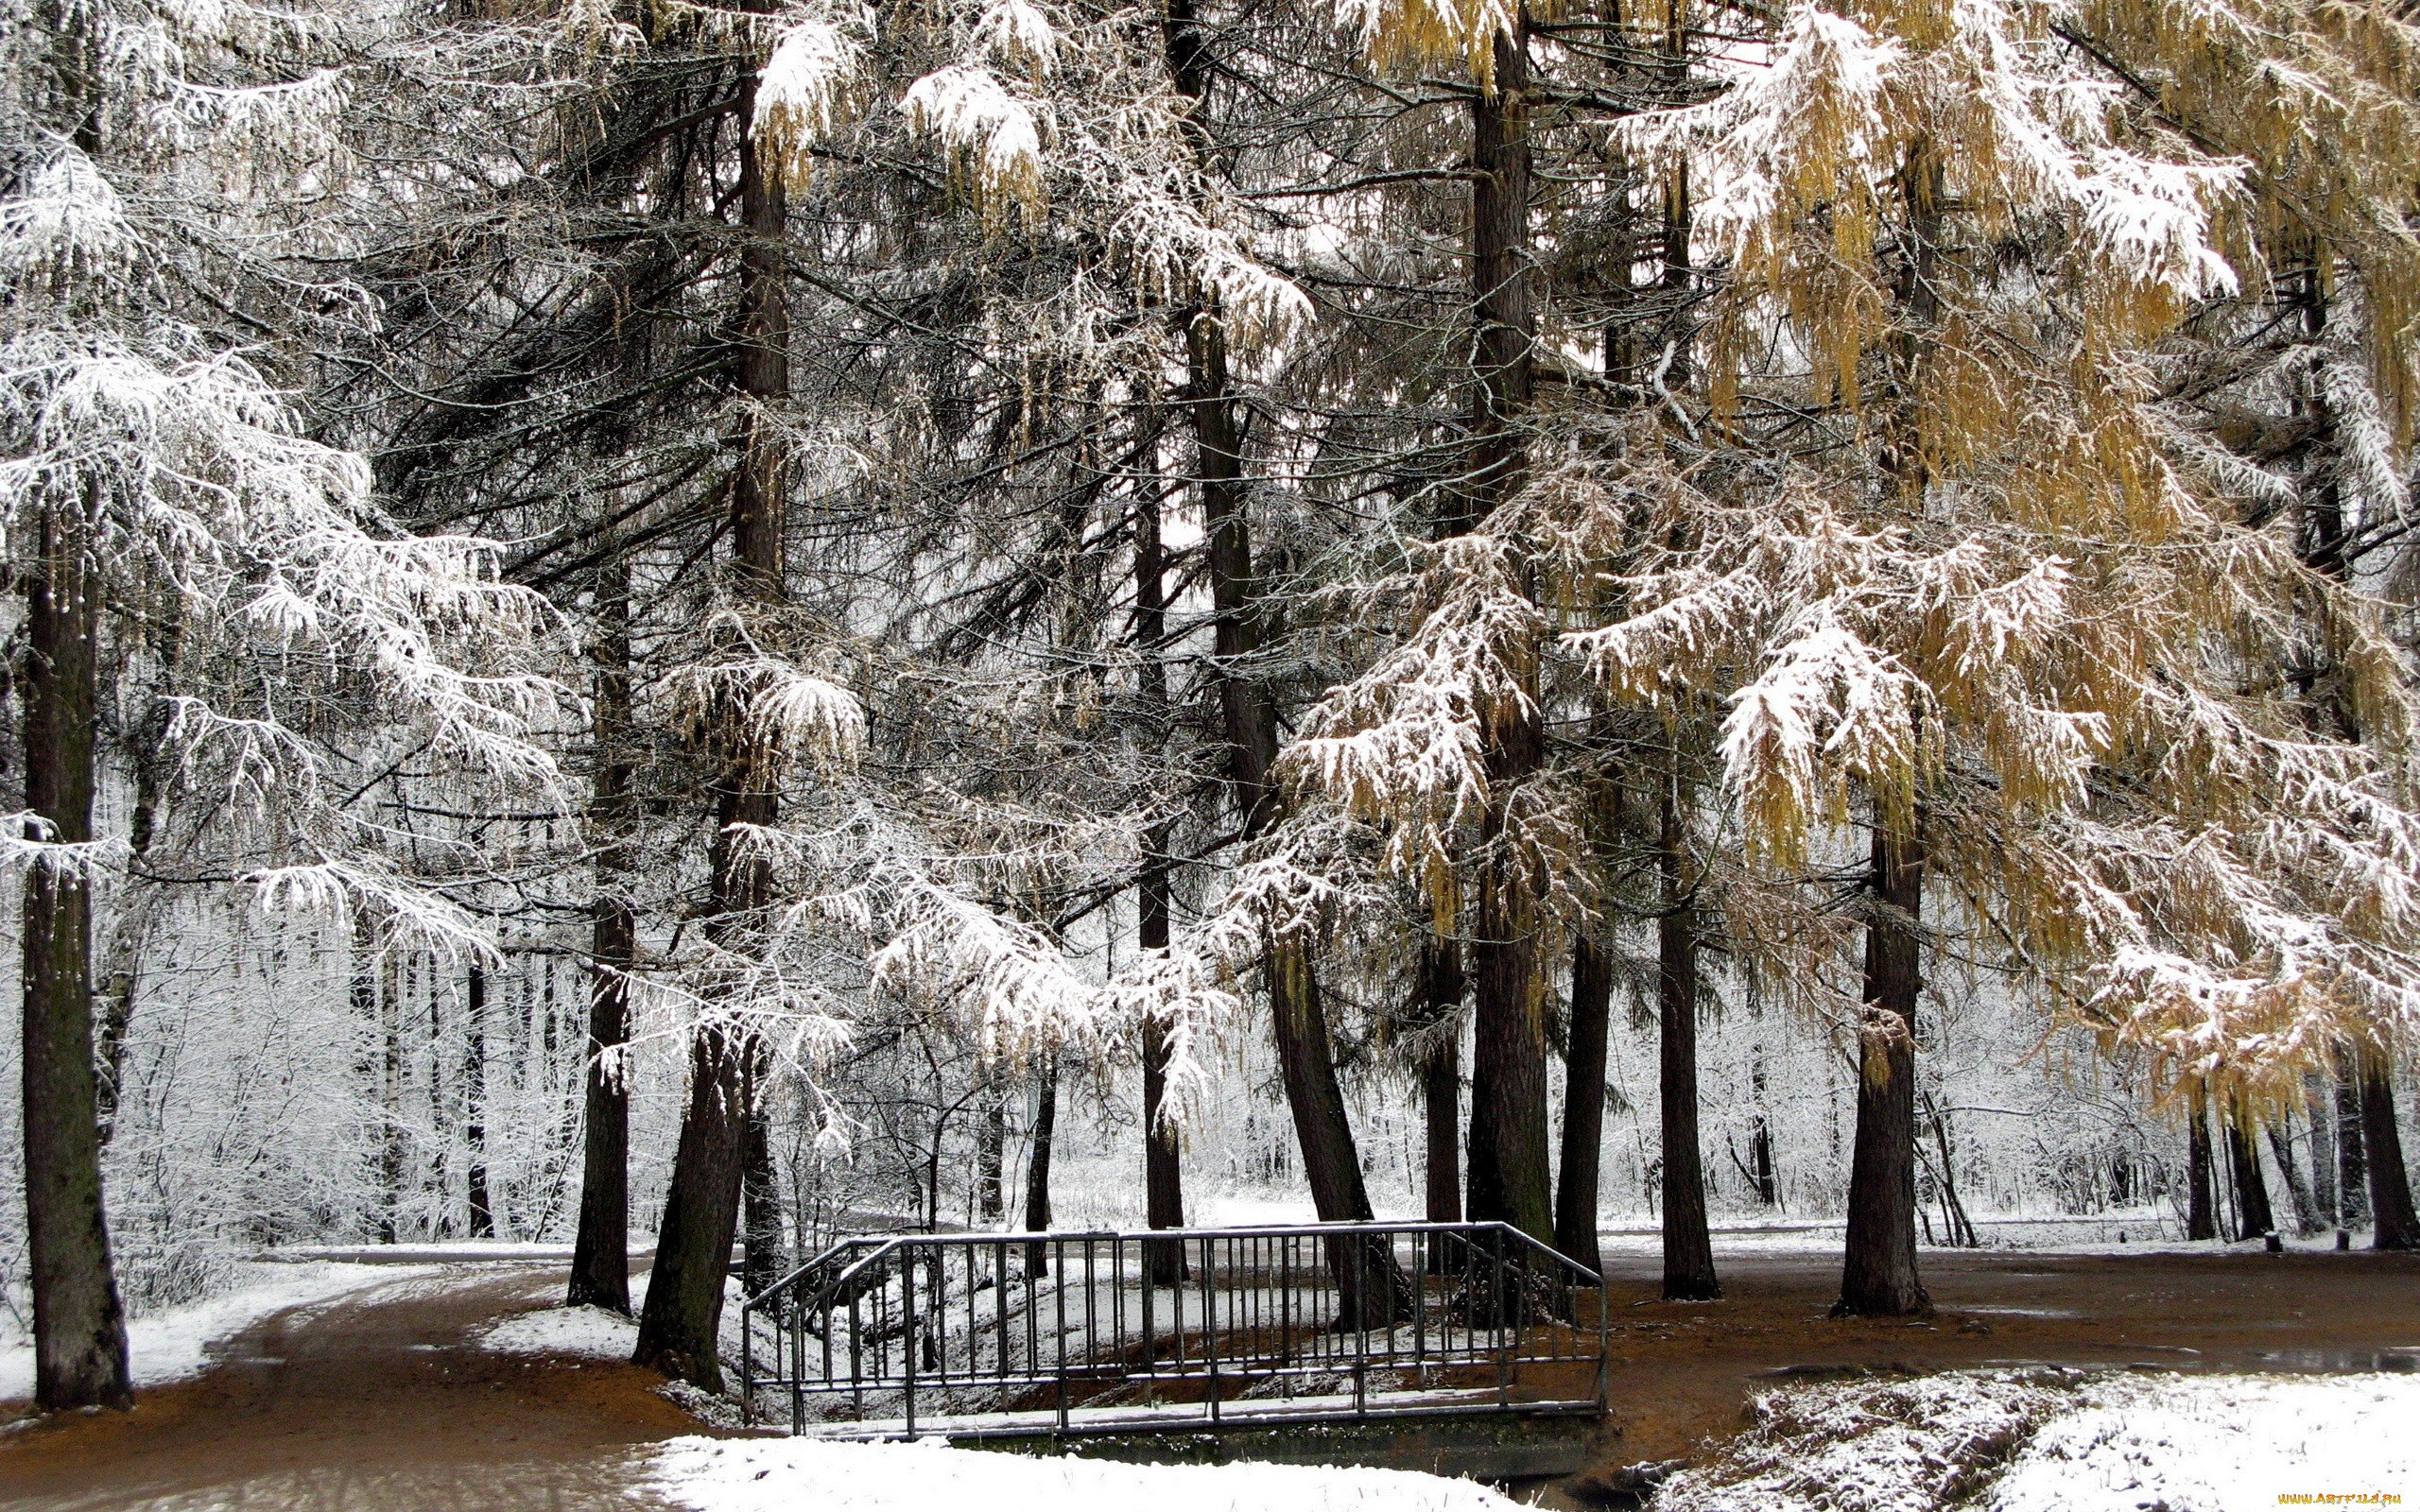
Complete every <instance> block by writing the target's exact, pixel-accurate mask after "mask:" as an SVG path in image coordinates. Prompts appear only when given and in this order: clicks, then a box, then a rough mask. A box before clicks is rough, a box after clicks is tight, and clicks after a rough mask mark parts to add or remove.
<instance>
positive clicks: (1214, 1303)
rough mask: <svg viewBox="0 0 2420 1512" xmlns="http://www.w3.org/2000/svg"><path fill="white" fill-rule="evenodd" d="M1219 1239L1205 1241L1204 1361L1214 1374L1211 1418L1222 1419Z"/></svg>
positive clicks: (1203, 1294) (1202, 1333)
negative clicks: (1217, 1279) (1216, 1277)
mask: <svg viewBox="0 0 2420 1512" xmlns="http://www.w3.org/2000/svg"><path fill="white" fill-rule="evenodd" d="M1216 1243H1217V1241H1216V1240H1214V1239H1211V1238H1209V1237H1208V1236H1206V1235H1205V1236H1204V1237H1203V1239H1202V1241H1201V1349H1202V1360H1203V1363H1204V1365H1205V1366H1206V1367H1207V1368H1208V1370H1209V1373H1210V1379H1209V1387H1210V1391H1209V1395H1210V1420H1211V1421H1212V1422H1214V1423H1215V1422H1217V1421H1218V1420H1219V1293H1218V1288H1217V1286H1216V1283H1215V1282H1214V1281H1213V1280H1211V1278H1212V1275H1213V1273H1214V1272H1215V1271H1216V1270H1217V1268H1218V1267H1217V1266H1216V1265H1214V1264H1213V1263H1212V1261H1213V1260H1214V1259H1215V1258H1216V1252H1215V1251H1214V1250H1213V1249H1212V1248H1211V1246H1213V1245H1214V1244H1216Z"/></svg>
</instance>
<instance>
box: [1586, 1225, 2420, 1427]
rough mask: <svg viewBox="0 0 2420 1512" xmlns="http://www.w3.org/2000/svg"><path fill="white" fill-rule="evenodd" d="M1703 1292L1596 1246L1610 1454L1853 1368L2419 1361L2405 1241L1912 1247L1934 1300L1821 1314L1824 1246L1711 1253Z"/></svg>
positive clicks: (2255, 1366) (2419, 1295)
mask: <svg viewBox="0 0 2420 1512" xmlns="http://www.w3.org/2000/svg"><path fill="white" fill-rule="evenodd" d="M1716 1258H1717V1265H1718V1267H1719V1269H1720V1273H1721V1277H1722V1282H1723V1293H1724V1296H1723V1300H1721V1301H1719V1302H1663V1301H1659V1300H1656V1299H1655V1297H1656V1294H1657V1290H1658V1287H1659V1286H1660V1284H1661V1278H1662V1275H1663V1270H1662V1263H1661V1262H1660V1260H1658V1259H1656V1258H1654V1257H1652V1256H1650V1255H1640V1254H1637V1253H1635V1252H1632V1253H1627V1254H1609V1255H1608V1256H1607V1270H1608V1272H1609V1273H1610V1280H1611V1284H1612V1288H1613V1296H1612V1298H1611V1341H1612V1342H1611V1350H1610V1352H1611V1355H1612V1365H1611V1368H1610V1371H1609V1382H1610V1386H1611V1392H1610V1395H1611V1399H1612V1402H1613V1409H1614V1411H1613V1417H1612V1418H1611V1419H1610V1421H1609V1422H1608V1423H1607V1425H1606V1427H1605V1428H1604V1429H1603V1430H1602V1431H1601V1434H1600V1436H1599V1442H1598V1445H1597V1447H1596V1450H1595V1454H1596V1456H1597V1457H1598V1458H1599V1460H1600V1462H1601V1463H1603V1464H1605V1465H1609V1466H1613V1465H1624V1464H1635V1463H1637V1462H1639V1461H1643V1460H1669V1459H1680V1458H1686V1457H1690V1456H1691V1454H1692V1452H1693V1451H1694V1450H1696V1449H1697V1448H1698V1447H1699V1446H1700V1445H1701V1444H1702V1443H1703V1442H1704V1441H1705V1440H1707V1439H1708V1438H1709V1437H1710V1436H1711V1437H1720V1436H1725V1435H1728V1434H1729V1433H1731V1432H1732V1431H1734V1430H1736V1429H1737V1426H1738V1424H1739V1420H1740V1409H1741V1407H1742V1406H1743V1405H1744V1404H1745V1402H1746V1400H1747V1399H1748V1397H1749V1396H1750V1395H1751V1394H1752V1393H1753V1392H1755V1391H1756V1390H1758V1389H1761V1388H1767V1387H1771V1386H1774V1385H1779V1384H1783V1383H1787V1382H1789V1381H1790V1380H1792V1379H1819V1378H1821V1377H1823V1376H1825V1375H1828V1374H1833V1373H1837V1372H1843V1371H1850V1370H1856V1369H1860V1368H1867V1369H1894V1368H1897V1369H1908V1370H1919V1371H1921V1370H1945V1369H1965V1368H1973V1367H1979V1366H2008V1365H2033V1364H2048V1365H2063V1366H2117V1367H2146V1368H2152V1369H2177V1370H2197V1369H2202V1370H2250V1371H2270V1370H2330V1371H2336V1370H2377V1369H2401V1370H2411V1369H2416V1368H2420V1256H2413V1255H2378V1254H2371V1253H2366V1252H2359V1251H2357V1252H2354V1253H2350V1254H2332V1253H2331V1254H2310V1253H2291V1254H2286V1255H2265V1254H2258V1253H2246V1252H2243V1251H2240V1250H2235V1251H2226V1252H2212V1253H2204V1254H2179V1253H2147V1254H2139V1255H2122V1254H2121V1255H2061V1254H2048V1253H2040V1252H2031V1251H2005V1250H2003V1251H1968V1252H1952V1251H1940V1250H1927V1251H1926V1252H1925V1254H1924V1257H1923V1261H1922V1270H1923V1274H1924V1279H1925V1283H1926V1285H1927V1288H1928V1289H1929V1290H1930V1291H1931V1293H1932V1298H1933V1304H1934V1306H1935V1307H1936V1308H1937V1309H1938V1310H1939V1311H1938V1312H1937V1313H1936V1314H1935V1315H1934V1316H1932V1317H1929V1318H1923V1319H1914V1320H1905V1321H1878V1320H1864V1319H1834V1318H1831V1317H1829V1316H1827V1315H1826V1314H1827V1311H1828V1310H1829V1308H1830V1307H1831V1304H1832V1302H1833V1300H1834V1298H1836V1297H1839V1295H1840V1262H1839V1259H1838V1257H1837V1256H1836V1255H1832V1254H1824V1253H1820V1252H1814V1251H1812V1250H1810V1251H1809V1252H1806V1253H1789V1254H1755V1253H1749V1254H1736V1253H1735V1254H1724V1253H1723V1252H1722V1251H1721V1249H1720V1247H1719V1246H1718V1249H1717V1252H1716Z"/></svg>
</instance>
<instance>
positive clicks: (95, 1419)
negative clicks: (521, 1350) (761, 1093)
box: [0, 1265, 700, 1512]
mask: <svg viewBox="0 0 2420 1512" xmlns="http://www.w3.org/2000/svg"><path fill="white" fill-rule="evenodd" d="M561 1297H562V1270H561V1269H560V1268H558V1267H551V1266H544V1265H527V1266H525V1265H512V1266H502V1267H499V1266H493V1265H480V1266H477V1267H467V1266H465V1267H458V1268H455V1269H452V1270H449V1271H445V1272H442V1273H440V1274H439V1275H436V1276H433V1277H415V1278H409V1279H402V1280H395V1281H391V1282H387V1283H384V1284H377V1285H372V1286H371V1287H368V1288H366V1289H365V1290H363V1291H360V1292H356V1293H354V1294H352V1295H351V1296H349V1297H345V1298H343V1299H342V1300H340V1301H337V1302H335V1303H331V1304H326V1305H323V1306H319V1307H313V1308H304V1309H299V1310H296V1311H295V1312H293V1313H287V1314H277V1315H275V1316H272V1317H269V1318H267V1319H265V1320H263V1321H262V1322H260V1323H258V1324H255V1325H254V1326H252V1327H251V1328H250V1329H247V1330H245V1331H244V1332H241V1333H239V1334H236V1335H235V1336H234V1337H233V1338H232V1339H230V1340H229V1341H228V1342H227V1343H226V1344H225V1345H224V1346H223V1347H221V1349H220V1350H219V1351H218V1354H219V1363H218V1364H216V1366H213V1368H211V1369H210V1370H208V1371H207V1372H205V1373H204V1374H203V1375H201V1376H200V1377H199V1378H197V1379H195V1380H192V1381H188V1382H183V1383H179V1384H177V1385H173V1386H166V1387H163V1388H161V1389H158V1390H155V1391H147V1392H143V1393H141V1394H140V1395H139V1397H138V1399H137V1403H136V1406H135V1409H134V1411H132V1412H131V1413H125V1414H119V1413H99V1414H94V1415H92V1416H75V1417H67V1418H64V1419H60V1420H54V1421H51V1422H45V1423H39V1424H35V1425H31V1426H28V1427H26V1428H21V1429H18V1430H16V1431H14V1432H12V1433H10V1434H9V1435H6V1436H5V1437H0V1505H5V1506H7V1507H9V1508H10V1509H12V1512H102V1509H104V1508H107V1509H112V1512H114V1509H118V1508H134V1507H142V1508H160V1509H171V1508H173V1509H179V1512H184V1509H191V1512H199V1509H201V1508H204V1507H208V1508H214V1509H216V1508H231V1509H235V1508H242V1509H250V1508H269V1507H275V1508H279V1509H297V1508H308V1509H312V1512H521V1509H524V1508H528V1509H539V1508H543V1509H547V1512H573V1509H586V1508H607V1507H611V1508H615V1509H621V1512H628V1509H632V1508H636V1507H639V1506H641V1505H643V1504H644V1503H638V1502H634V1501H633V1500H632V1499H631V1494H630V1491H629V1486H630V1483H631V1478H632V1477H631V1452H632V1451H633V1450H634V1449H635V1448H637V1447H639V1446H642V1445H645V1444H648V1443H652V1442H654V1441H656V1440H658V1439H664V1438H669V1437H672V1436H674V1435H680V1434H694V1433H698V1432H700V1428H699V1425H698V1423H697V1422H696V1420H695V1419H693V1418H691V1417H689V1416H688V1415H687V1414H685V1413H683V1412H682V1411H681V1410H680V1409H679V1408H677V1407H675V1406H673V1405H672V1404H671V1403H670V1402H667V1401H666V1400H663V1399H662V1398H660V1397H658V1396H656V1395H655V1394H654V1391H653V1388H654V1387H655V1386H656V1385H657V1384H658V1383H660V1381H661V1379H662V1378H661V1377H658V1376H655V1375H652V1374H650V1373H649V1372H647V1371H643V1370H639V1369H637V1368H635V1367H633V1366H627V1365H615V1364H605V1363H599V1362H596V1361H588V1362H577V1361H569V1360H563V1361H555V1360H530V1359H527V1358H518V1357H511V1356H505V1355H498V1354H491V1353H489V1352H487V1351H485V1350H483V1349H479V1348H478V1347H477V1346H475V1345H473V1344H468V1343H465V1342H464V1341H463V1335H464V1333H465V1332H466V1331H469V1330H472V1329H475V1327H477V1326H478V1325H479V1324H481V1323H483V1322H485V1321H486V1320H488V1319H490V1318H493V1317H494V1316H496V1315H498V1314H504V1313H511V1312H518V1311H524V1310H527V1309H529V1308H533V1307H543V1306H548V1305H551V1304H553V1303H554V1302H555V1301H557V1300H559V1299H560V1298H561Z"/></svg>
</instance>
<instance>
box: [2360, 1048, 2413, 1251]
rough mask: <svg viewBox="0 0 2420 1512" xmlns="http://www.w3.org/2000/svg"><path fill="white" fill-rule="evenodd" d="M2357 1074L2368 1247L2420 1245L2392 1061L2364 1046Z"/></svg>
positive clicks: (2400, 1247) (2376, 1050)
mask: <svg viewBox="0 0 2420 1512" xmlns="http://www.w3.org/2000/svg"><path fill="white" fill-rule="evenodd" d="M2359 1057H2360V1058H2359V1062H2358V1064H2359V1067H2360V1073H2361V1148H2362V1151H2363V1153H2364V1154H2365V1155H2366V1156H2367V1158H2368V1163H2369V1168H2370V1171H2369V1175H2370V1222H2371V1223H2372V1225H2374V1229H2373V1237H2372V1239H2371V1241H2370V1243H2371V1246H2372V1247H2373V1248H2377V1249H2420V1217H2415V1216H2414V1215H2413V1213H2412V1211H2411V1173H2410V1172H2409V1171H2407V1170H2405V1169H2404V1164H2403V1132H2402V1130H2401V1129H2399V1128H2397V1127H2396V1126H2395V1122H2394V1062H2393V1061H2392V1060H2390V1059H2389V1058H2388V1057H2387V1055H2386V1053H2385V1052H2384V1051H2381V1050H2378V1049H2377V1048H2376V1047H2375V1046H2370V1045H2364V1046H2362V1047H2360V1050H2359Z"/></svg>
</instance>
